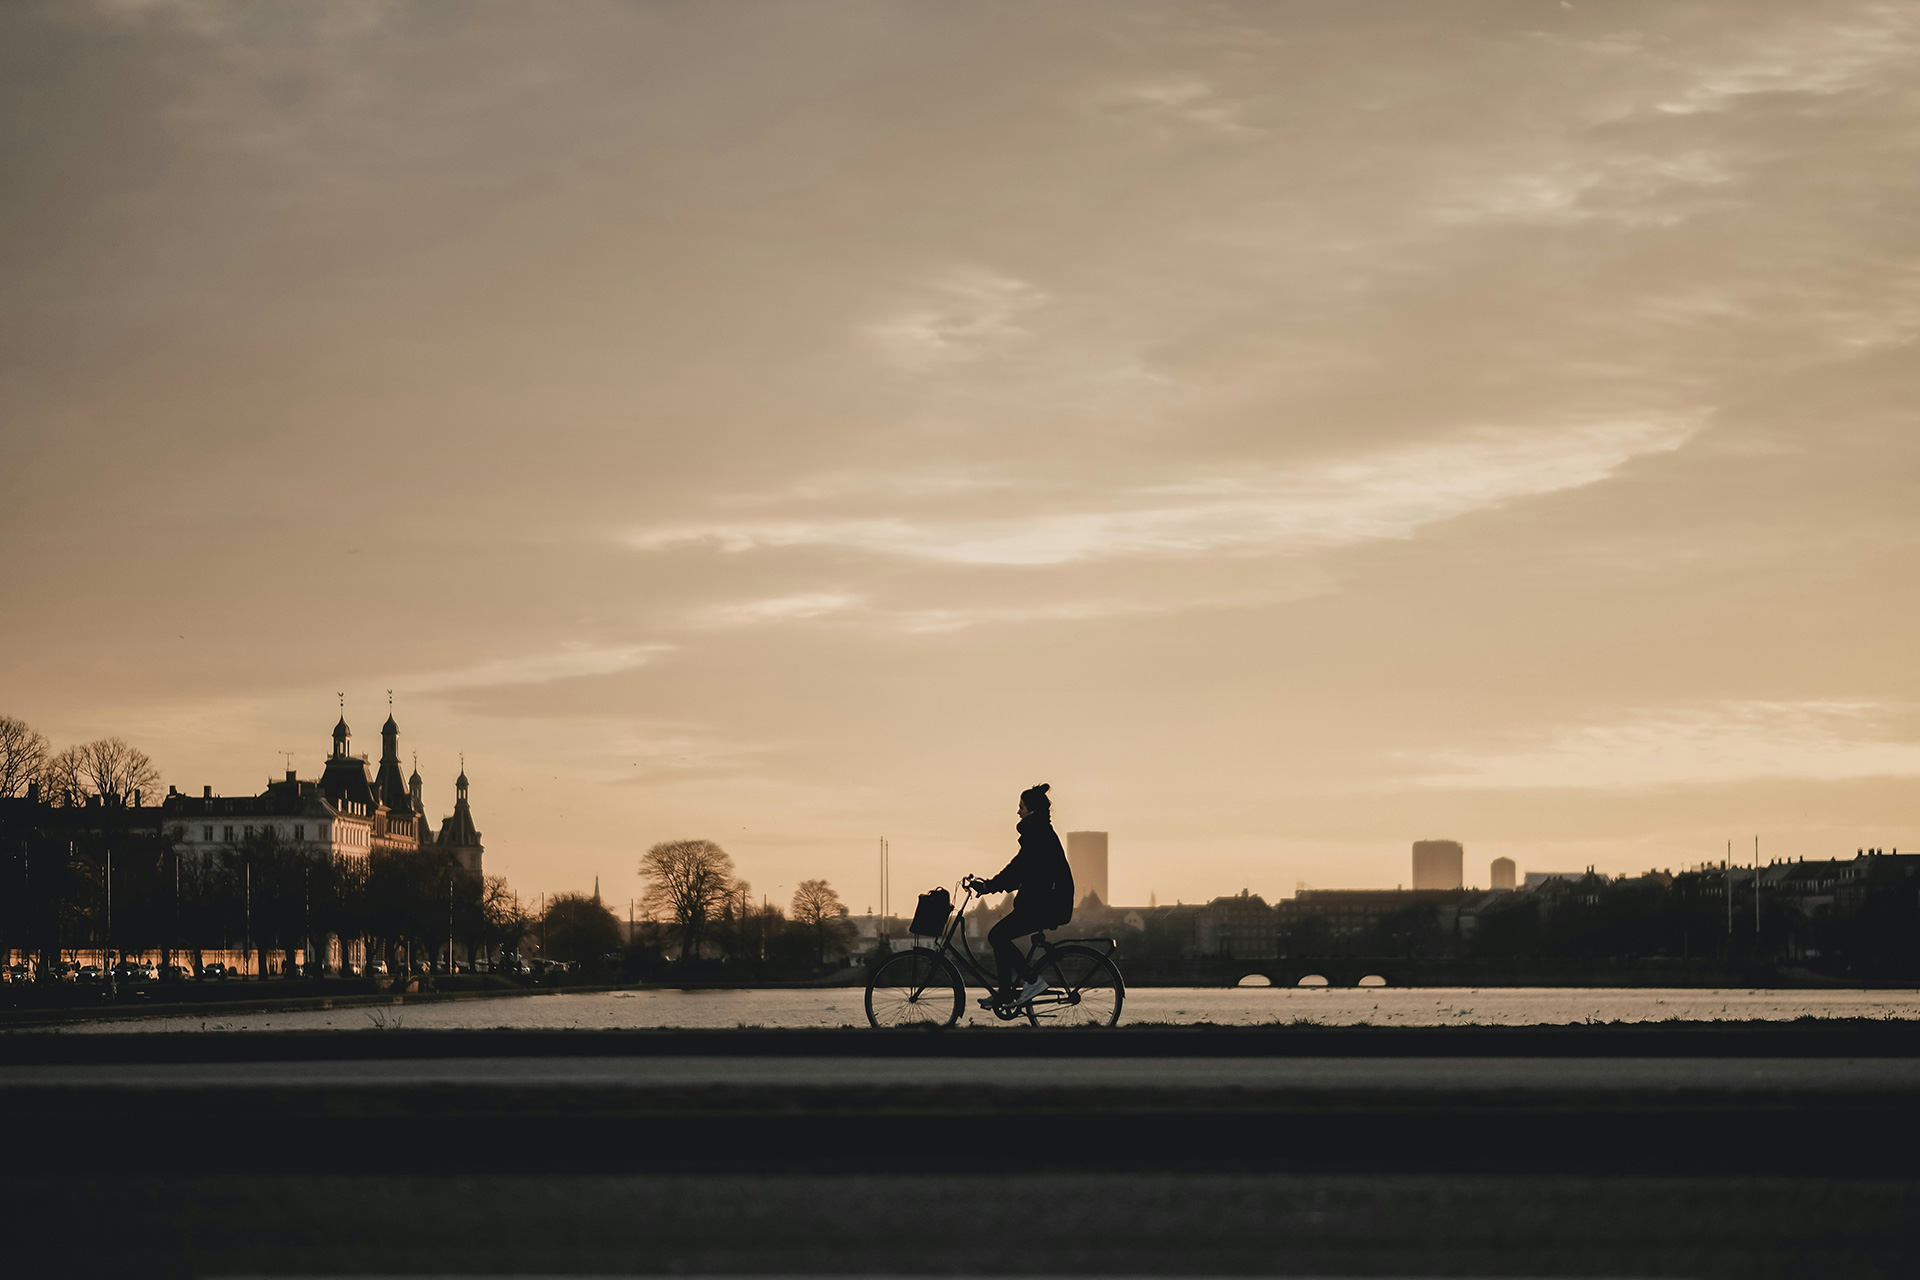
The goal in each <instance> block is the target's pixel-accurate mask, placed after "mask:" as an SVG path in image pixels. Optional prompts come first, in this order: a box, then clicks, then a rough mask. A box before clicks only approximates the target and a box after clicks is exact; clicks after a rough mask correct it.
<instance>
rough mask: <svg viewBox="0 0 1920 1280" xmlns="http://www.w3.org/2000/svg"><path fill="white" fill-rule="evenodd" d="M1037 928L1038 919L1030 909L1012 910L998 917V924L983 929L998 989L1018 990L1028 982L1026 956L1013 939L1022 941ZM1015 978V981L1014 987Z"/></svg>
mask: <svg viewBox="0 0 1920 1280" xmlns="http://www.w3.org/2000/svg"><path fill="white" fill-rule="evenodd" d="M1040 928H1041V925H1040V924H1039V921H1038V917H1036V916H1035V915H1034V914H1033V912H1032V911H1031V910H1023V909H1021V908H1020V907H1015V908H1014V909H1013V910H1012V911H1009V912H1008V913H1007V914H1006V915H1004V916H1002V917H1001V918H1000V921H999V923H997V924H995V925H994V926H993V928H991V929H989V930H987V941H988V942H989V943H991V944H992V946H993V958H994V962H995V964H996V965H997V966H998V968H999V971H1000V990H1001V991H1002V992H1012V991H1018V990H1019V989H1020V988H1021V987H1023V986H1025V985H1026V984H1027V982H1028V981H1029V980H1030V979H1031V977H1032V974H1031V973H1030V972H1029V971H1028V969H1027V957H1026V955H1025V954H1024V953H1023V952H1022V951H1021V950H1020V944H1019V943H1018V942H1017V941H1016V939H1019V938H1024V937H1026V936H1027V935H1029V934H1031V933H1034V932H1036V931H1037V930H1038V929H1040ZM1016 979H1018V982H1017V984H1016V981H1015V980H1016Z"/></svg>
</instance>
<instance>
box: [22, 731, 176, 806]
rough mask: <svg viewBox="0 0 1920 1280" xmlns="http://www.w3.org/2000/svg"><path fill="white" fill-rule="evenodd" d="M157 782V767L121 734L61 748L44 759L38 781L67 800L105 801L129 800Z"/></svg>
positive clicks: (44, 788)
mask: <svg viewBox="0 0 1920 1280" xmlns="http://www.w3.org/2000/svg"><path fill="white" fill-rule="evenodd" d="M159 785H160V771H159V770H158V769H156V768H154V767H153V761H151V760H149V759H148V758H147V753H146V752H144V751H142V750H140V749H139V748H138V747H132V746H128V745H127V742H126V740H125V739H123V738H101V739H99V740H97V741H94V742H85V743H82V744H80V745H79V746H77V747H64V748H62V749H61V750H60V751H59V752H58V753H57V754H56V755H54V756H52V757H50V758H49V759H48V760H47V763H46V766H45V768H43V769H42V771H41V781H40V789H41V791H43V792H47V793H50V794H51V795H53V796H54V797H55V798H57V799H61V800H63V801H67V802H69V803H78V802H79V801H80V800H82V799H84V798H86V797H88V796H98V797H100V799H101V800H102V801H103V802H105V803H107V804H132V803H133V799H134V795H135V793H137V792H143V791H153V790H155V789H157V788H158V787H159Z"/></svg>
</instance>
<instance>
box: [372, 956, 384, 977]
mask: <svg viewBox="0 0 1920 1280" xmlns="http://www.w3.org/2000/svg"><path fill="white" fill-rule="evenodd" d="M367 973H368V974H370V975H371V976H373V977H375V978H384V977H386V976H387V962H386V961H385V960H375V961H374V962H373V963H372V964H370V965H368V966H367Z"/></svg>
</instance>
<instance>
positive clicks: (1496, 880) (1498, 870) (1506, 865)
mask: <svg viewBox="0 0 1920 1280" xmlns="http://www.w3.org/2000/svg"><path fill="white" fill-rule="evenodd" d="M1513 872H1514V866H1513V859H1512V858H1495V859H1494V860H1493V887H1494V888H1496V889H1511V888H1513Z"/></svg>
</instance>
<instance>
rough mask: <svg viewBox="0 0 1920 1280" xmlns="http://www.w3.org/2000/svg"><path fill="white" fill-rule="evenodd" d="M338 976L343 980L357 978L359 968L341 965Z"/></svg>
mask: <svg viewBox="0 0 1920 1280" xmlns="http://www.w3.org/2000/svg"><path fill="white" fill-rule="evenodd" d="M340 976H341V977H343V978H357V977H359V976H360V966H358V965H352V964H343V965H341V966H340Z"/></svg>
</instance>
